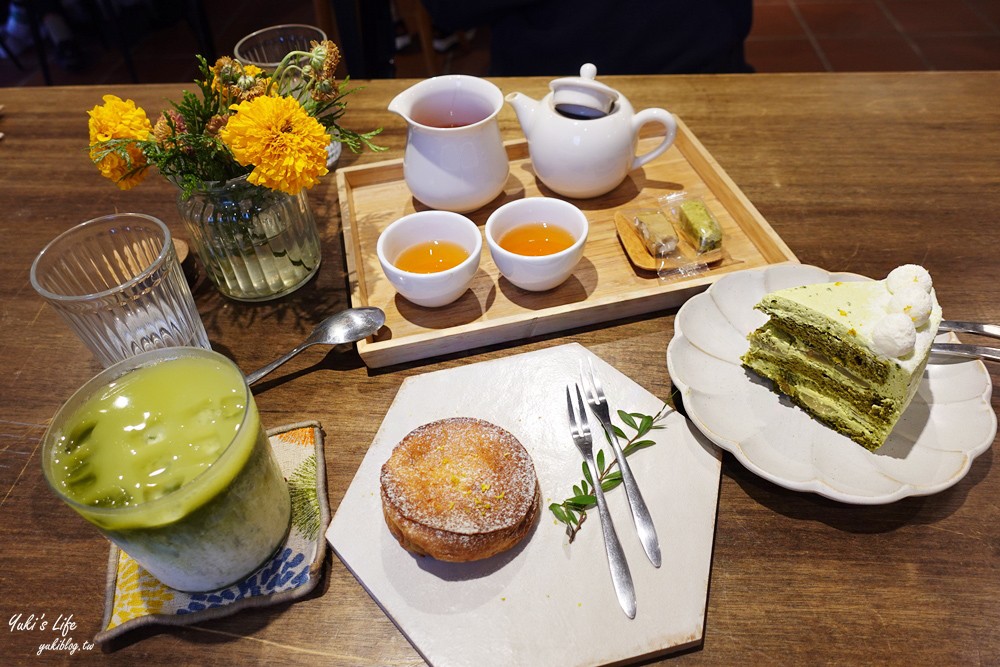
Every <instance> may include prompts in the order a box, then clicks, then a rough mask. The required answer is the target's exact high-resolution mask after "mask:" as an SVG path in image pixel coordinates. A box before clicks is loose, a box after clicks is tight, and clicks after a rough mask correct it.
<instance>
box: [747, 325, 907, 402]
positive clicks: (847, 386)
mask: <svg viewBox="0 0 1000 667" xmlns="http://www.w3.org/2000/svg"><path fill="white" fill-rule="evenodd" d="M750 341H751V346H750V350H749V351H748V352H747V358H748V360H749V359H760V360H761V361H762V362H764V363H770V364H774V365H777V366H782V367H786V368H787V370H788V372H789V373H791V374H795V375H798V376H802V377H805V378H808V379H809V380H810V381H811V383H812V384H813V385H815V386H816V387H819V388H821V389H823V390H825V391H827V392H828V393H842V396H841V398H842V400H843V401H844V402H846V403H849V404H850V405H851V407H852V408H853V409H854V410H857V411H862V412H865V413H871V414H872V418H873V419H878V420H894V419H896V418H897V417H898V416H899V409H900V403H899V402H898V401H897V400H896V399H895V397H894V396H893V395H891V394H890V395H885V394H884V393H883V385H880V384H878V383H875V382H871V381H870V380H868V379H866V378H865V377H863V376H861V375H856V374H854V373H852V372H851V371H850V370H848V369H847V368H845V367H844V366H842V365H840V364H839V363H837V362H835V361H832V360H830V359H829V358H828V357H826V356H825V355H823V354H822V353H821V352H818V351H816V350H814V349H811V348H809V347H808V346H806V345H802V344H801V343H799V342H798V341H797V340H796V339H795V338H793V337H792V336H790V335H789V334H788V333H787V332H785V331H782V330H781V329H780V328H779V327H778V326H777V325H776V324H775V323H774V322H768V323H767V324H765V325H764V326H763V327H761V328H760V329H758V330H757V331H755V332H754V333H753V334H751V336H750Z"/></svg>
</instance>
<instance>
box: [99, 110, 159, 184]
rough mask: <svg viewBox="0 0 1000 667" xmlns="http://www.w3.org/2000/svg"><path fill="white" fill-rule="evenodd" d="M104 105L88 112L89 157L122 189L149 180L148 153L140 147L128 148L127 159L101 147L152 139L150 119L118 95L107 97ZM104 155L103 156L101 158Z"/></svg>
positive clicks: (105, 175)
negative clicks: (103, 144)
mask: <svg viewBox="0 0 1000 667" xmlns="http://www.w3.org/2000/svg"><path fill="white" fill-rule="evenodd" d="M103 99H104V104H103V105H98V106H96V107H94V108H93V109H91V110H90V111H88V112H87V113H88V115H89V116H90V120H89V121H88V126H89V129H90V146H91V148H90V158H91V159H92V160H93V161H94V162H95V164H97V168H98V169H99V170H100V172H101V174H102V175H103V176H104V177H105V178H108V179H110V180H112V181H114V182H115V183H116V184H117V185H118V187H119V188H121V189H122V190H129V189H131V188H133V187H135V186H136V185H138V184H139V183H141V182H142V180H143V179H144V178H145V177H146V171H147V169H146V167H147V165H148V163H147V161H146V156H145V154H144V153H143V152H142V151H141V149H140V148H139V146H138V145H135V144H130V145H128V146H127V147H126V149H125V150H126V154H127V156H128V158H127V159H126V157H125V156H123V155H120V154H118V153H114V152H107V151H106V150H105V149H103V148H102V147H101V146H100V144H101V142H105V141H109V140H111V139H139V140H147V139H149V136H150V133H151V132H152V131H153V127H152V125H151V124H150V122H149V117H148V116H146V112H145V111H143V110H142V109H141V108H139V107H136V105H135V102H133V101H132V100H122V99H121V98H120V97H118V96H116V95H105V96H104V98H103ZM102 154H103V156H102Z"/></svg>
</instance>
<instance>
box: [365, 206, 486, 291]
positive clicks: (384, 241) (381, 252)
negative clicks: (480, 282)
mask: <svg viewBox="0 0 1000 667" xmlns="http://www.w3.org/2000/svg"><path fill="white" fill-rule="evenodd" d="M427 242H438V243H440V242H450V243H454V244H456V245H458V246H460V247H461V248H462V250H464V251H465V252H466V253H468V257H466V258H465V259H464V260H463V261H462V262H461V263H459V264H458V265H457V266H453V267H451V268H449V269H445V270H443V271H435V272H433V273H416V272H413V271H404V270H403V269H400V268H399V267H398V266H396V263H397V262H398V260H399V257H400V255H402V254H403V252H404V251H406V250H408V249H411V248H413V247H414V246H417V245H419V244H421V243H427ZM375 248H376V249H375V251H376V254H377V255H378V261H379V264H381V265H382V272H383V273H385V277H386V278H388V279H389V282H390V283H392V286H393V287H395V288H396V291H397V292H399V294H400V295H402V296H403V297H404V298H405V299H406V300H408V301H411V302H412V303H415V304H417V305H418V306H425V307H427V308H437V307H439V306H445V305H448V304H449V303H451V302H453V301H455V300H457V299H458V298H459V297H460V296H462V294H464V293H465V291H466V290H467V289H468V288H469V285H470V284H471V283H472V279H473V278H475V276H476V272H477V271H478V270H479V258H480V255H481V254H482V250H483V237H482V234H480V232H479V228H478V227H477V226H476V223H474V222H472V220H469V219H468V218H466V217H465V216H464V215H459V214H458V213H452V212H450V211H420V212H417V213H411V214H409V215H404V216H403V217H402V218H399V219H398V220H396V221H395V222H393V223H392V224H390V225H389V226H388V227H386V228H385V229H384V230H383V231H382V233H381V234H380V235H379V237H378V243H377V244H376V246H375Z"/></svg>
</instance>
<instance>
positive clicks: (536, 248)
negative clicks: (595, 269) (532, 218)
mask: <svg viewBox="0 0 1000 667" xmlns="http://www.w3.org/2000/svg"><path fill="white" fill-rule="evenodd" d="M574 243H576V239H575V238H574V237H573V235H572V234H570V233H569V232H568V231H566V230H565V229H563V228H562V227H560V226H558V225H553V224H549V223H547V222H529V223H526V224H523V225H518V226H517V227H514V228H513V229H511V230H510V231H509V232H507V233H506V234H504V235H503V236H502V237H501V238H500V239H499V240H498V241H497V244H498V245H499V246H500V247H501V248H503V249H504V250H506V251H508V252H512V253H516V254H518V255H528V256H530V257H539V256H542V255H554V254H555V253H557V252H562V251H563V250H565V249H566V248H569V247H570V246H571V245H573V244H574Z"/></svg>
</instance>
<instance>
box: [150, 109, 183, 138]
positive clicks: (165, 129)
mask: <svg viewBox="0 0 1000 667" xmlns="http://www.w3.org/2000/svg"><path fill="white" fill-rule="evenodd" d="M185 132H187V123H185V122H184V117H183V116H181V115H180V114H179V113H177V111H176V110H174V109H167V110H166V111H164V112H163V113H162V114H161V115H160V118H159V120H157V121H156V125H154V126H153V136H154V137H156V143H158V144H160V145H161V146H164V147H166V148H169V147H171V146H173V145H175V143H176V142H175V141H172V139H173V137H175V136H177V135H178V134H184V133H185Z"/></svg>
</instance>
